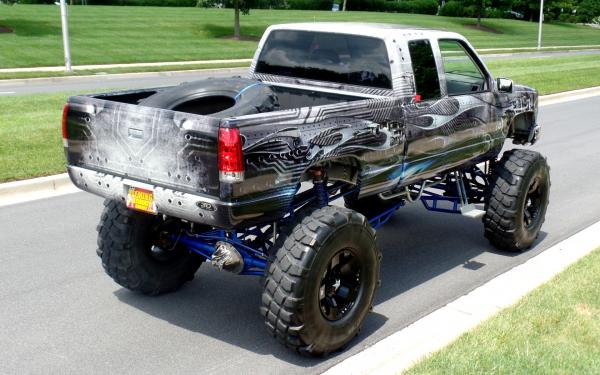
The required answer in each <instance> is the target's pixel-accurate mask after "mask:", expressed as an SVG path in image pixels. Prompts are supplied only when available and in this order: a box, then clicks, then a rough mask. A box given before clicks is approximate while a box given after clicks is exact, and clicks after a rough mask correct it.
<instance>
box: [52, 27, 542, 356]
mask: <svg viewBox="0 0 600 375" xmlns="http://www.w3.org/2000/svg"><path fill="white" fill-rule="evenodd" d="M537 99H538V95H537V92H536V91H535V90H533V89H531V88H528V87H524V86H520V85H516V84H513V83H512V82H511V81H510V80H508V79H503V78H499V79H497V80H494V79H493V78H492V75H491V74H490V73H489V71H488V70H487V68H486V67H485V64H484V63H483V62H482V61H481V60H480V59H479V57H478V56H477V54H476V53H475V52H474V50H473V48H472V47H471V45H470V44H469V43H468V42H467V40H465V38H464V37H462V36H460V35H458V34H455V33H450V32H444V31H436V30H426V29H417V28H408V27H401V26H396V25H380V24H348V23H337V24H336V23H310V24H287V25H276V26H272V27H269V29H268V30H267V31H266V32H265V34H264V36H263V38H262V40H261V41H260V44H259V47H258V49H257V51H256V54H255V57H254V60H253V62H252V64H251V66H250V68H249V72H248V76H247V77H244V78H241V77H235V78H228V79H205V80H200V81H195V82H189V83H184V84H181V85H178V86H173V87H164V88H155V89H145V90H129V91H119V92H111V93H105V94H95V95H80V96H74V97H71V98H69V101H68V103H67V104H66V105H65V108H64V115H63V138H64V146H65V153H66V158H67V161H68V172H69V175H70V177H71V179H72V181H73V182H74V183H75V184H76V185H77V186H78V187H80V188H81V189H83V190H86V191H89V192H91V193H94V194H97V195H100V196H102V197H105V198H106V201H105V209H104V212H103V214H102V217H101V219H100V224H99V226H98V231H99V236H98V255H99V256H100V257H101V259H102V265H103V267H104V269H105V270H106V272H107V273H108V275H109V276H111V277H112V278H113V279H114V280H115V281H116V282H117V283H119V284H120V285H122V286H124V287H126V288H128V289H131V290H134V291H138V292H142V293H145V294H151V295H154V294H159V293H164V292H170V291H173V290H176V289H177V288H179V287H180V286H181V285H182V284H184V283H185V282H186V281H188V280H191V279H192V278H193V277H194V274H195V273H196V271H197V270H198V267H199V266H200V265H201V263H203V262H205V261H208V262H210V263H212V264H213V265H214V266H216V267H217V268H219V269H222V270H227V271H231V272H234V273H237V274H243V275H256V276H260V277H262V279H263V283H264V284H263V285H264V291H263V294H262V302H261V306H260V312H261V314H262V315H263V316H264V319H265V323H266V325H267V328H268V330H269V332H270V333H271V334H272V335H273V336H275V337H276V338H278V339H279V340H280V341H281V342H282V343H283V344H285V345H286V346H288V347H290V348H293V349H295V350H297V351H299V352H303V353H308V354H312V355H322V354H326V353H329V352H331V351H334V350H337V349H339V348H341V347H343V346H344V345H346V344H347V343H348V342H349V341H350V340H351V339H352V338H353V337H354V336H355V335H356V334H357V333H358V331H359V329H360V327H361V325H362V323H363V321H364V319H365V317H366V315H367V313H368V312H369V311H370V310H371V309H372V304H373V298H374V295H375V291H376V288H377V286H378V285H379V282H380V281H379V269H380V261H381V255H380V252H379V250H378V247H377V243H376V239H375V229H377V228H378V227H379V226H381V225H382V224H384V223H385V222H386V221H387V220H388V219H389V218H390V217H391V216H392V215H393V214H394V212H395V211H396V209H398V208H400V207H401V206H403V205H404V204H405V203H406V202H415V201H419V202H421V203H422V204H423V205H424V207H425V208H427V209H429V210H432V211H438V212H448V213H457V214H463V215H467V216H470V217H474V218H482V220H483V226H484V234H485V236H486V237H487V238H488V239H489V241H490V242H491V244H493V245H494V246H496V247H498V248H500V249H503V250H506V251H523V250H525V249H527V248H529V247H530V246H531V245H532V244H533V242H534V241H535V239H536V238H537V236H538V233H539V231H540V227H541V225H542V223H543V221H544V216H545V213H546V207H547V204H548V194H549V187H550V179H549V168H548V165H547V164H546V159H545V158H544V157H542V156H541V155H540V154H538V153H536V152H533V151H529V150H525V149H523V148H520V149H514V150H508V151H505V152H504V153H503V154H502V155H500V153H501V150H502V148H503V145H504V144H505V140H506V139H507V138H511V139H512V141H513V143H515V144H518V145H527V144H533V143H534V142H535V141H536V140H537V138H538V135H539V129H540V127H539V125H538V124H537V123H536V115H537ZM338 199H339V201H340V202H343V204H341V205H340V204H338V205H334V204H332V203H333V202H334V201H335V200H338ZM234 308H235V307H234Z"/></svg>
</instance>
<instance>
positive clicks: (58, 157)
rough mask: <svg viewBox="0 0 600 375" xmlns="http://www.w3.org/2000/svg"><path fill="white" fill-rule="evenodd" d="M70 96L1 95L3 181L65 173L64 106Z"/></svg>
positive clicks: (0, 175) (0, 166) (0, 169)
mask: <svg viewBox="0 0 600 375" xmlns="http://www.w3.org/2000/svg"><path fill="white" fill-rule="evenodd" d="M67 96H68V95H67V94H64V93H63V94H40V95H30V96H9V97H2V96H0V182H2V181H11V180H21V179H25V178H30V177H37V176H45V175H51V174H56V173H62V172H65V157H64V154H63V152H62V150H63V149H62V136H61V118H62V110H61V108H62V107H63V105H64V103H65V100H66V98H67Z"/></svg>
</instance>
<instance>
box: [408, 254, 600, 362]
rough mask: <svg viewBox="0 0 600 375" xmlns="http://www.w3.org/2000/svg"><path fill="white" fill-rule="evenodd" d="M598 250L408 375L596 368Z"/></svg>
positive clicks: (599, 353) (599, 344) (599, 345)
mask: <svg viewBox="0 0 600 375" xmlns="http://www.w3.org/2000/svg"><path fill="white" fill-rule="evenodd" d="M598 275H600V250H596V251H594V252H593V253H591V254H590V255H588V256H587V257H585V258H583V259H582V260H580V261H579V262H577V263H576V264H574V265H573V266H571V267H569V268H568V269H567V270H565V271H564V272H562V273H561V274H559V275H558V276H557V277H556V278H554V279H553V280H551V281H550V282H549V283H547V284H545V285H543V286H542V287H540V288H539V289H536V290H535V291H533V292H532V293H531V294H529V295H528V296H526V297H525V298H523V299H521V301H519V302H518V303H517V304H516V305H515V306H513V307H510V308H508V309H506V310H504V311H502V312H501V313H500V314H498V315H497V316H495V317H493V318H492V319H490V320H488V321H486V322H485V323H483V324H482V325H480V326H479V327H477V328H475V329H474V330H472V331H470V332H468V333H466V334H464V335H462V336H461V337H460V338H459V339H458V340H457V341H456V342H454V343H453V344H451V345H450V346H448V347H447V348H445V349H442V350H441V351H439V352H437V353H435V354H433V355H431V356H430V357H429V358H427V359H425V360H423V361H422V362H420V363H418V364H417V365H416V366H415V367H413V368H412V369H410V370H408V371H407V374H597V373H600V288H599V287H598V283H599V278H598Z"/></svg>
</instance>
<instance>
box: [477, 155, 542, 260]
mask: <svg viewBox="0 0 600 375" xmlns="http://www.w3.org/2000/svg"><path fill="white" fill-rule="evenodd" d="M549 193H550V168H549V167H548V164H547V163H546V159H545V158H544V157H543V156H542V155H541V154H540V153H538V152H535V151H529V150H509V151H506V152H505V153H504V155H503V156H502V159H501V160H500V161H499V162H498V163H497V164H496V166H495V168H494V170H493V172H492V178H491V184H490V196H489V198H488V199H487V201H486V205H485V210H486V213H485V215H484V217H483V223H484V228H485V237H486V238H487V239H488V240H489V241H490V243H491V244H492V245H494V246H495V247H497V248H498V249H500V250H506V251H513V252H519V251H524V250H526V249H528V248H529V247H531V245H532V244H533V242H534V241H535V240H536V238H537V237H538V235H539V232H540V229H541V227H542V224H543V223H544V220H545V215H546V209H547V207H548V202H549Z"/></svg>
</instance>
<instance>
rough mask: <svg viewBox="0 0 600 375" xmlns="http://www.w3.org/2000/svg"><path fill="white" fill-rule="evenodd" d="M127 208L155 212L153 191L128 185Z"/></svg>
mask: <svg viewBox="0 0 600 375" xmlns="http://www.w3.org/2000/svg"><path fill="white" fill-rule="evenodd" d="M126 203H127V208H131V209H133V210H138V211H142V212H146V213H149V214H156V213H157V212H158V211H157V210H156V204H154V193H153V192H152V191H151V190H146V189H142V188H138V187H130V188H129V190H128V192H127V200H126Z"/></svg>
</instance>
